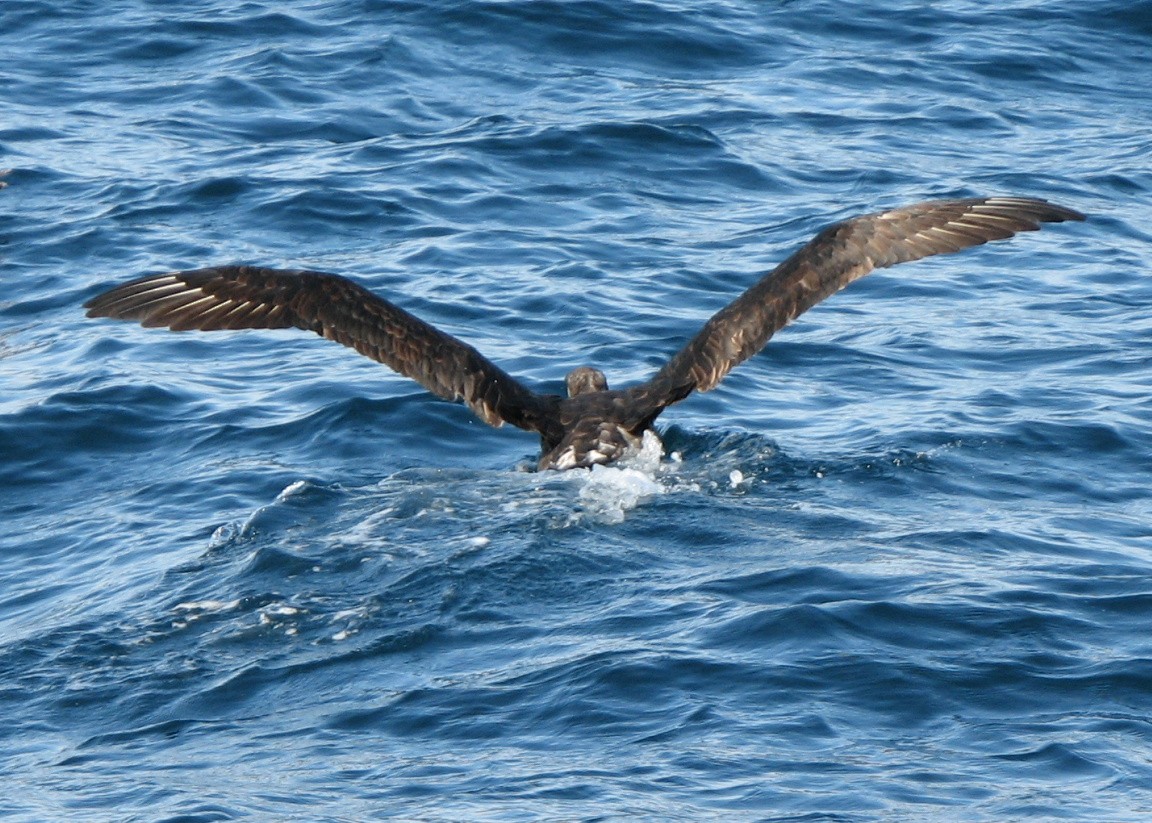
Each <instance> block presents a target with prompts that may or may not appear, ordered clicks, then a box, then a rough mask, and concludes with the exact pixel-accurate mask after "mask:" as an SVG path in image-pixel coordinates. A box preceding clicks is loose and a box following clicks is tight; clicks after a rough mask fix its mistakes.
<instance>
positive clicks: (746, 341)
mask: <svg viewBox="0 0 1152 823" xmlns="http://www.w3.org/2000/svg"><path fill="white" fill-rule="evenodd" d="M1083 219H1084V215H1082V214H1080V213H1079V212H1076V211H1073V210H1072V209H1066V208H1063V207H1061V206H1057V205H1053V204H1051V203H1048V202H1046V201H1044V200H1034V199H1030V198H1024V197H979V198H970V199H966V200H933V201H929V202H925V203H918V204H916V205H913V206H907V207H905V208H901V209H894V210H892V211H886V212H880V213H877V214H868V215H864V216H862V217H856V218H853V219H851V220H845V221H843V222H841V223H836V224H834V225H832V226H829V227H828V228H826V229H824V230H823V231H821V232H820V233H819V234H817V235H816V236H815V237H814V238H813V239H812V240H811V241H809V243H808V244H807V245H806V246H804V247H803V248H801V249H800V250H799V251H797V252H796V253H795V254H793V255H792V256H791V257H789V258H788V259H787V260H785V261H784V262H783V263H781V264H780V265H779V266H777V267H776V268H775V269H774V270H773V271H771V272H770V273H769V274H767V275H766V276H765V277H763V278H762V279H761V280H760V281H759V282H757V283H756V284H755V285H753V286H752V287H751V288H750V289H748V290H747V291H746V292H744V293H743V294H742V295H740V296H739V297H737V298H736V299H735V300H734V301H732V303H730V304H729V305H727V306H726V307H724V308H723V309H721V310H720V311H719V312H717V313H716V314H715V315H713V316H712V318H711V319H710V320H709V321H708V322H707V323H705V324H704V328H703V329H701V330H700V332H699V333H698V334H697V335H696V336H695V337H693V338H692V339H691V340H690V341H688V344H687V345H686V346H684V348H682V349H681V350H680V351H679V352H677V353H676V354H675V355H674V356H673V357H672V359H671V360H669V361H668V362H667V363H666V364H665V365H664V367H663V368H662V369H660V371H658V372H657V373H656V374H655V375H654V376H653V377H652V378H651V379H650V380H649V381H648V382H646V383H642V384H640V385H638V386H632V387H631V388H626V389H617V390H610V389H609V388H608V381H607V380H606V379H605V377H604V374H603V372H601V371H600V370H598V369H594V368H590V367H588V366H581V367H580V368H577V369H575V370H573V371H572V372H571V373H569V375H568V379H567V384H568V396H567V397H560V396H558V395H554V394H537V393H536V392H534V391H532V390H531V389H529V388H527V387H526V386H524V385H523V384H522V383H520V382H519V381H518V380H516V379H515V378H513V377H512V376H510V375H508V374H507V373H506V372H504V371H503V370H501V369H500V368H499V367H498V366H496V365H495V364H494V363H492V362H491V361H489V360H488V359H487V358H485V357H484V356H483V355H482V354H480V353H479V352H478V351H476V349H474V348H472V347H471V346H469V345H468V344H467V343H464V342H462V341H460V340H457V339H456V338H455V337H452V336H451V335H448V334H445V333H444V332H442V331H439V330H438V329H435V328H433V327H432V326H430V325H428V324H427V323H425V322H424V321H422V320H420V319H419V318H416V317H414V316H413V315H411V314H409V313H408V312H406V311H404V310H403V309H401V308H399V307H398V306H395V305H393V304H392V303H390V302H388V301H387V300H385V299H383V298H382V297H378V296H377V295H375V294H372V293H371V292H369V291H367V290H366V289H364V288H362V287H360V286H358V285H356V284H355V283H353V282H352V281H351V280H348V279H346V278H344V277H340V276H338V275H335V274H323V273H321V272H314V271H281V270H277V269H266V268H258V267H255V266H222V267H220V268H211V269H197V270H195V271H179V272H172V273H170V274H158V275H152V276H149V277H142V278H140V279H138V280H133V281H131V282H130V283H125V284H124V285H122V286H117V287H116V288H114V289H111V290H110V291H107V292H104V293H103V294H101V295H98V296H97V297H95V298H93V299H92V300H89V301H88V302H87V303H86V304H85V307H86V308H87V309H88V316H89V317H115V318H118V319H121V320H138V321H140V322H141V323H142V324H143V325H145V326H167V327H168V328H170V329H173V330H174V331H183V330H187V329H199V330H201V331H214V330H217V329H284V328H299V329H307V330H310V331H314V332H316V333H317V334H319V335H320V336H322V337H326V338H328V339H329V340H335V341H336V342H337V343H342V344H344V345H345V346H350V347H352V348H354V349H356V351H358V352H360V353H361V354H363V355H367V356H368V357H371V358H372V359H373V360H378V361H379V362H381V363H383V364H385V365H386V366H389V367H390V368H392V369H395V370H396V371H398V372H400V373H401V374H403V375H407V376H408V377H411V378H413V379H414V380H416V381H418V382H419V383H420V384H421V385H423V386H424V387H425V388H427V389H428V390H429V391H431V392H432V393H433V394H435V395H437V396H439V397H443V398H445V399H447V400H460V401H463V402H464V403H466V404H467V405H468V407H469V408H470V409H472V411H473V412H475V413H476V414H477V415H478V416H479V417H480V419H481V420H483V421H484V422H485V423H489V424H491V425H493V426H501V425H503V424H504V423H511V424H512V425H514V426H519V427H520V428H522V429H527V430H529V431H534V432H538V433H539V435H540V448H541V452H542V455H541V457H540V463H539V467H540V468H541V469H572V468H577V467H588V466H592V465H595V464H598V463H599V464H607V463H612V462H613V461H615V460H617V459H619V458H620V457H621V456H623V455H624V454H625V453H626V452H627V451H628V450H629V449H630V448H633V447H636V446H638V445H639V443H640V438H641V436H642V435H643V433H644V431H645V430H646V429H649V428H651V427H652V424H653V422H654V421H655V420H656V418H657V417H658V416H659V415H660V413H661V412H662V411H664V408H665V407H666V406H669V405H671V404H672V403H676V402H677V401H680V400H683V399H684V398H685V397H687V396H688V395H689V394H691V393H692V392H693V391H708V390H709V389H711V388H712V387H714V386H715V385H716V384H717V383H719V382H720V380H721V379H722V378H723V377H724V375H726V374H727V373H728V372H729V371H731V370H732V368H733V367H734V366H736V365H738V364H740V363H742V362H743V361H744V360H747V359H748V358H749V357H751V356H752V355H753V354H755V353H756V352H758V351H760V349H762V348H763V347H764V345H765V344H766V343H767V342H768V340H769V338H771V337H772V335H773V334H775V333H776V331H777V330H779V329H781V328H782V327H784V326H785V325H787V324H788V323H789V322H790V321H791V320H793V319H794V318H796V317H798V316H799V315H800V314H802V313H804V312H805V311H807V310H808V309H810V308H812V307H813V306H815V305H816V304H817V303H819V302H820V301H821V300H823V299H824V298H826V297H828V296H830V295H832V294H835V293H836V292H838V291H840V289H842V288H844V287H845V286H847V285H848V284H849V283H851V282H852V281H853V280H858V279H859V278H861V277H863V276H864V275H866V274H868V272H870V271H872V270H873V269H877V268H884V267H886V266H894V265H896V264H897V263H905V262H908V261H910V260H918V259H920V258H921V257H929V256H931V255H934V254H946V253H949V252H955V251H959V250H961V249H965V248H968V247H969V246H977V245H980V244H981V243H986V242H988V241H989V240H1002V239H1004V238H1007V237H1011V236H1012V235H1014V234H1016V233H1017V232H1021V231H1034V230H1036V229H1039V228H1040V224H1041V223H1059V222H1063V221H1065V220H1083Z"/></svg>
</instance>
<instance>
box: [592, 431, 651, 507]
mask: <svg viewBox="0 0 1152 823" xmlns="http://www.w3.org/2000/svg"><path fill="white" fill-rule="evenodd" d="M663 455H664V445H663V444H662V443H661V442H660V438H659V437H657V436H656V434H655V432H652V431H646V432H644V439H643V441H642V442H641V444H640V448H639V450H638V451H637V452H636V453H635V454H630V455H628V456H627V457H626V458H624V459H623V460H621V461H620V462H619V463H617V464H616V465H614V466H593V467H592V468H591V469H590V470H589V471H588V472H571V473H569V476H570V477H572V478H575V479H577V480H578V481H580V482H582V483H583V485H582V486H581V488H580V493H579V499H580V504H581V508H582V509H583V513H584V514H588V515H591V516H592V517H593V518H595V519H597V520H601V521H603V522H607V523H620V522H623V520H624V514H625V512H628V511H631V510H632V509H634V508H636V506H638V505H639V504H640V503H641V502H642V501H644V500H647V499H649V498H651V497H654V496H656V495H659V494H663V493H664V491H665V489H664V486H662V485H661V484H660V482H659V481H658V480H657V479H656V476H657V474H658V473H659V472H660V470H661V463H660V461H661V458H662V457H663ZM573 519H576V520H578V519H580V518H579V515H577V516H575V517H574V518H573Z"/></svg>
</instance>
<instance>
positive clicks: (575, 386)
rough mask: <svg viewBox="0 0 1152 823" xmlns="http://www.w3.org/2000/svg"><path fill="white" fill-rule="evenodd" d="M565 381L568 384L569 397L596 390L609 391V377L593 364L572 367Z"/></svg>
mask: <svg viewBox="0 0 1152 823" xmlns="http://www.w3.org/2000/svg"><path fill="white" fill-rule="evenodd" d="M565 382H567V384H568V396H569V397H575V396H576V395H578V394H588V393H590V392H594V391H608V378H607V377H605V376H604V372H602V371H600V369H594V368H592V367H591V366H580V367H579V368H575V369H572V371H570V372H568V377H567V378H566V381H565Z"/></svg>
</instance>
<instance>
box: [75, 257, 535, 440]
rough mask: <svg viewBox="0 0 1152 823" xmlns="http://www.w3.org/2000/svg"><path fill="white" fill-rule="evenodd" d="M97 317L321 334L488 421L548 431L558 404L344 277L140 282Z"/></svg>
mask: <svg viewBox="0 0 1152 823" xmlns="http://www.w3.org/2000/svg"><path fill="white" fill-rule="evenodd" d="M85 308H87V309H88V316H89V317H113V318H117V319H120V320H136V321H138V322H140V323H141V324H142V325H144V326H148V327H168V328H170V329H173V330H175V331H185V330H192V329H198V330H201V331H214V330H219V329H286V328H298V329H305V330H308V331H313V332H316V333H317V334H319V335H320V336H321V337H325V338H327V339H329V340H334V341H336V342H337V343H341V344H343V345H345V346H348V347H350V348H353V349H355V350H356V351H358V352H360V353H361V354H363V355H365V356H367V357H370V358H372V359H373V360H376V361H378V362H380V363H383V364H384V365H386V366H388V367H390V368H392V369H394V370H395V371H397V372H399V373H400V374H403V375H405V376H407V377H411V378H412V379H414V380H416V381H417V382H419V383H420V384H421V385H423V386H424V387H425V388H426V389H428V390H429V391H431V392H432V393H433V394H436V395H437V396H439V397H443V398H445V399H447V400H459V401H463V402H464V403H465V404H467V405H468V407H469V408H470V409H472V411H473V412H475V413H476V414H477V416H479V417H480V418H481V419H482V420H483V421H484V422H486V423H489V424H491V425H493V426H500V425H502V424H503V423H505V422H508V423H511V424H513V425H515V426H519V427H520V428H525V429H529V430H532V431H544V430H545V429H546V428H548V427H549V426H550V425H552V424H551V423H550V417H551V414H552V411H551V410H552V408H553V407H554V406H555V400H556V398H554V397H553V396H551V395H538V394H536V393H534V392H532V391H530V390H529V389H528V388H526V387H525V386H523V385H522V384H521V383H520V382H519V381H517V380H516V379H514V378H513V377H511V376H510V375H508V374H507V373H506V372H504V371H503V370H502V369H500V368H499V367H498V366H496V365H495V364H493V363H492V362H491V361H489V360H488V359H486V358H485V357H484V356H483V355H481V354H480V353H479V352H478V351H476V349H474V348H473V347H471V346H469V345H468V344H466V343H464V342H462V341H460V340H457V339H456V338H455V337H452V336H451V335H449V334H445V333H444V332H442V331H440V330H438V329H436V328H434V327H433V326H430V325H429V324H427V323H425V322H424V321H422V320H420V319H419V318H417V317H415V316H413V315H411V314H409V313H408V312H406V311H404V310H403V309H401V308H400V307H398V306H396V305H394V304H392V303H390V302H389V301H387V300H385V299H383V298H381V297H378V296H377V295H374V294H372V293H371V292H369V291H368V290H367V289H364V288H362V287H361V286H359V285H357V284H356V283H353V282H352V281H351V280H348V279H346V278H344V277H340V276H338V275H334V274H324V273H322V272H313V271H283V270H279V269H268V268H259V267H255V266H223V267H219V268H208V269H197V270H195V271H180V272H170V273H168V274H159V275H153V276H149V277H142V278H139V279H137V280H133V281H131V282H129V283H125V284H123V285H120V286H117V287H116V288H114V289H111V290H109V291H107V292H104V293H103V294H100V295H98V296H96V297H94V298H93V299H92V300H89V301H88V302H87V303H86V304H85Z"/></svg>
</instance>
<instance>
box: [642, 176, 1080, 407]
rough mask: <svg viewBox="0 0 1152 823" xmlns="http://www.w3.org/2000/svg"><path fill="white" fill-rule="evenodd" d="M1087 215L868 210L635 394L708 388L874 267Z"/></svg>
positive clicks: (653, 396) (749, 296)
mask: <svg viewBox="0 0 1152 823" xmlns="http://www.w3.org/2000/svg"><path fill="white" fill-rule="evenodd" d="M1083 219H1084V215H1082V214H1080V213H1079V212H1076V211H1073V210H1072V209H1066V208H1063V207H1062V206H1056V205H1053V204H1051V203H1048V202H1046V201H1044V200H1034V199H1031V198H1024V197H979V198H971V199H966V200H931V201H928V202H925V203H917V204H916V205H913V206H907V207H905V208H901V209H894V210H892V211H886V212H880V213H877V214H867V215H864V216H862V217H855V218H853V219H851V220H845V221H843V222H841V223H836V224H834V225H832V226H829V227H828V228H826V229H824V230H823V231H821V232H820V233H819V234H817V235H816V237H814V238H813V239H812V240H811V241H810V242H809V243H808V244H807V245H806V246H804V247H803V248H802V249H800V250H799V251H798V252H796V253H795V254H793V255H792V256H791V257H789V258H788V259H787V260H785V261H784V262H783V263H781V264H780V265H779V266H777V267H776V268H775V269H774V270H773V271H772V272H770V273H769V274H768V275H766V276H765V277H764V278H763V279H761V280H760V281H759V282H758V283H756V284H755V285H754V286H752V288H750V289H748V290H747V291H746V292H744V293H743V294H742V295H740V296H739V297H738V298H736V300H734V301H733V302H732V303H730V304H729V305H728V306H726V307H725V308H723V309H721V310H720V311H719V312H717V313H716V314H715V315H713V316H712V318H711V319H710V320H709V321H708V322H707V323H705V324H704V328H703V329H701V330H700V332H699V333H698V334H697V335H696V336H695V337H693V338H692V340H690V341H689V342H688V345H686V346H685V347H684V348H683V349H681V350H680V351H679V352H678V353H677V354H676V355H675V356H674V357H673V358H672V359H671V360H670V361H669V362H668V363H667V364H666V365H665V366H664V367H663V368H662V369H660V371H659V372H657V373H656V375H655V376H654V377H653V378H652V379H651V380H649V381H648V382H647V383H645V384H642V385H640V386H637V387H636V388H635V389H633V391H634V392H635V393H636V395H637V398H638V399H641V398H642V399H643V402H645V403H651V404H653V410H656V409H659V408H662V407H663V406H666V405H668V404H670V403H675V402H677V401H678V400H682V399H683V398H685V397H687V396H688V395H689V394H690V393H691V392H692V391H693V390H699V391H708V390H709V389H711V388H712V387H714V386H715V385H716V384H717V383H719V382H720V380H721V379H723V377H724V375H726V374H728V372H729V371H731V370H732V369H733V368H734V367H735V366H737V365H738V364H740V363H742V362H744V361H745V360H747V359H748V358H749V357H751V356H752V355H753V354H755V353H756V352H758V351H760V349H762V348H763V347H764V345H765V344H766V343H767V342H768V340H769V339H770V338H771V337H772V335H773V334H775V333H776V332H777V331H778V330H779V329H781V328H783V327H784V326H785V325H786V324H788V323H789V322H790V321H792V320H793V319H795V318H796V317H798V316H799V315H801V314H803V313H804V312H805V311H807V310H808V309H810V308H812V307H813V306H815V305H816V304H817V303H819V302H820V301H821V300H823V299H824V298H826V297H830V296H831V295H833V294H835V293H836V292H838V291H840V289H842V288H844V287H845V286H847V285H848V284H849V283H851V282H852V281H853V280H858V279H860V278H861V277H863V276H864V275H866V274H868V272H870V271H872V270H873V269H879V268H884V267H886V266H894V265H896V264H897V263H906V262H908V261H910V260H919V259H920V258H921V257H930V256H932V255H934V254H947V253H949V252H955V251H960V250H961V249H966V248H968V247H969V246H978V245H980V244H981V243H986V242H988V241H989V240H1002V239H1004V238H1006V237H1011V236H1012V235H1014V234H1016V233H1017V232H1021V231H1034V230H1036V229H1039V228H1040V224H1041V223H1059V222H1062V221H1064V220H1083Z"/></svg>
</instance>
